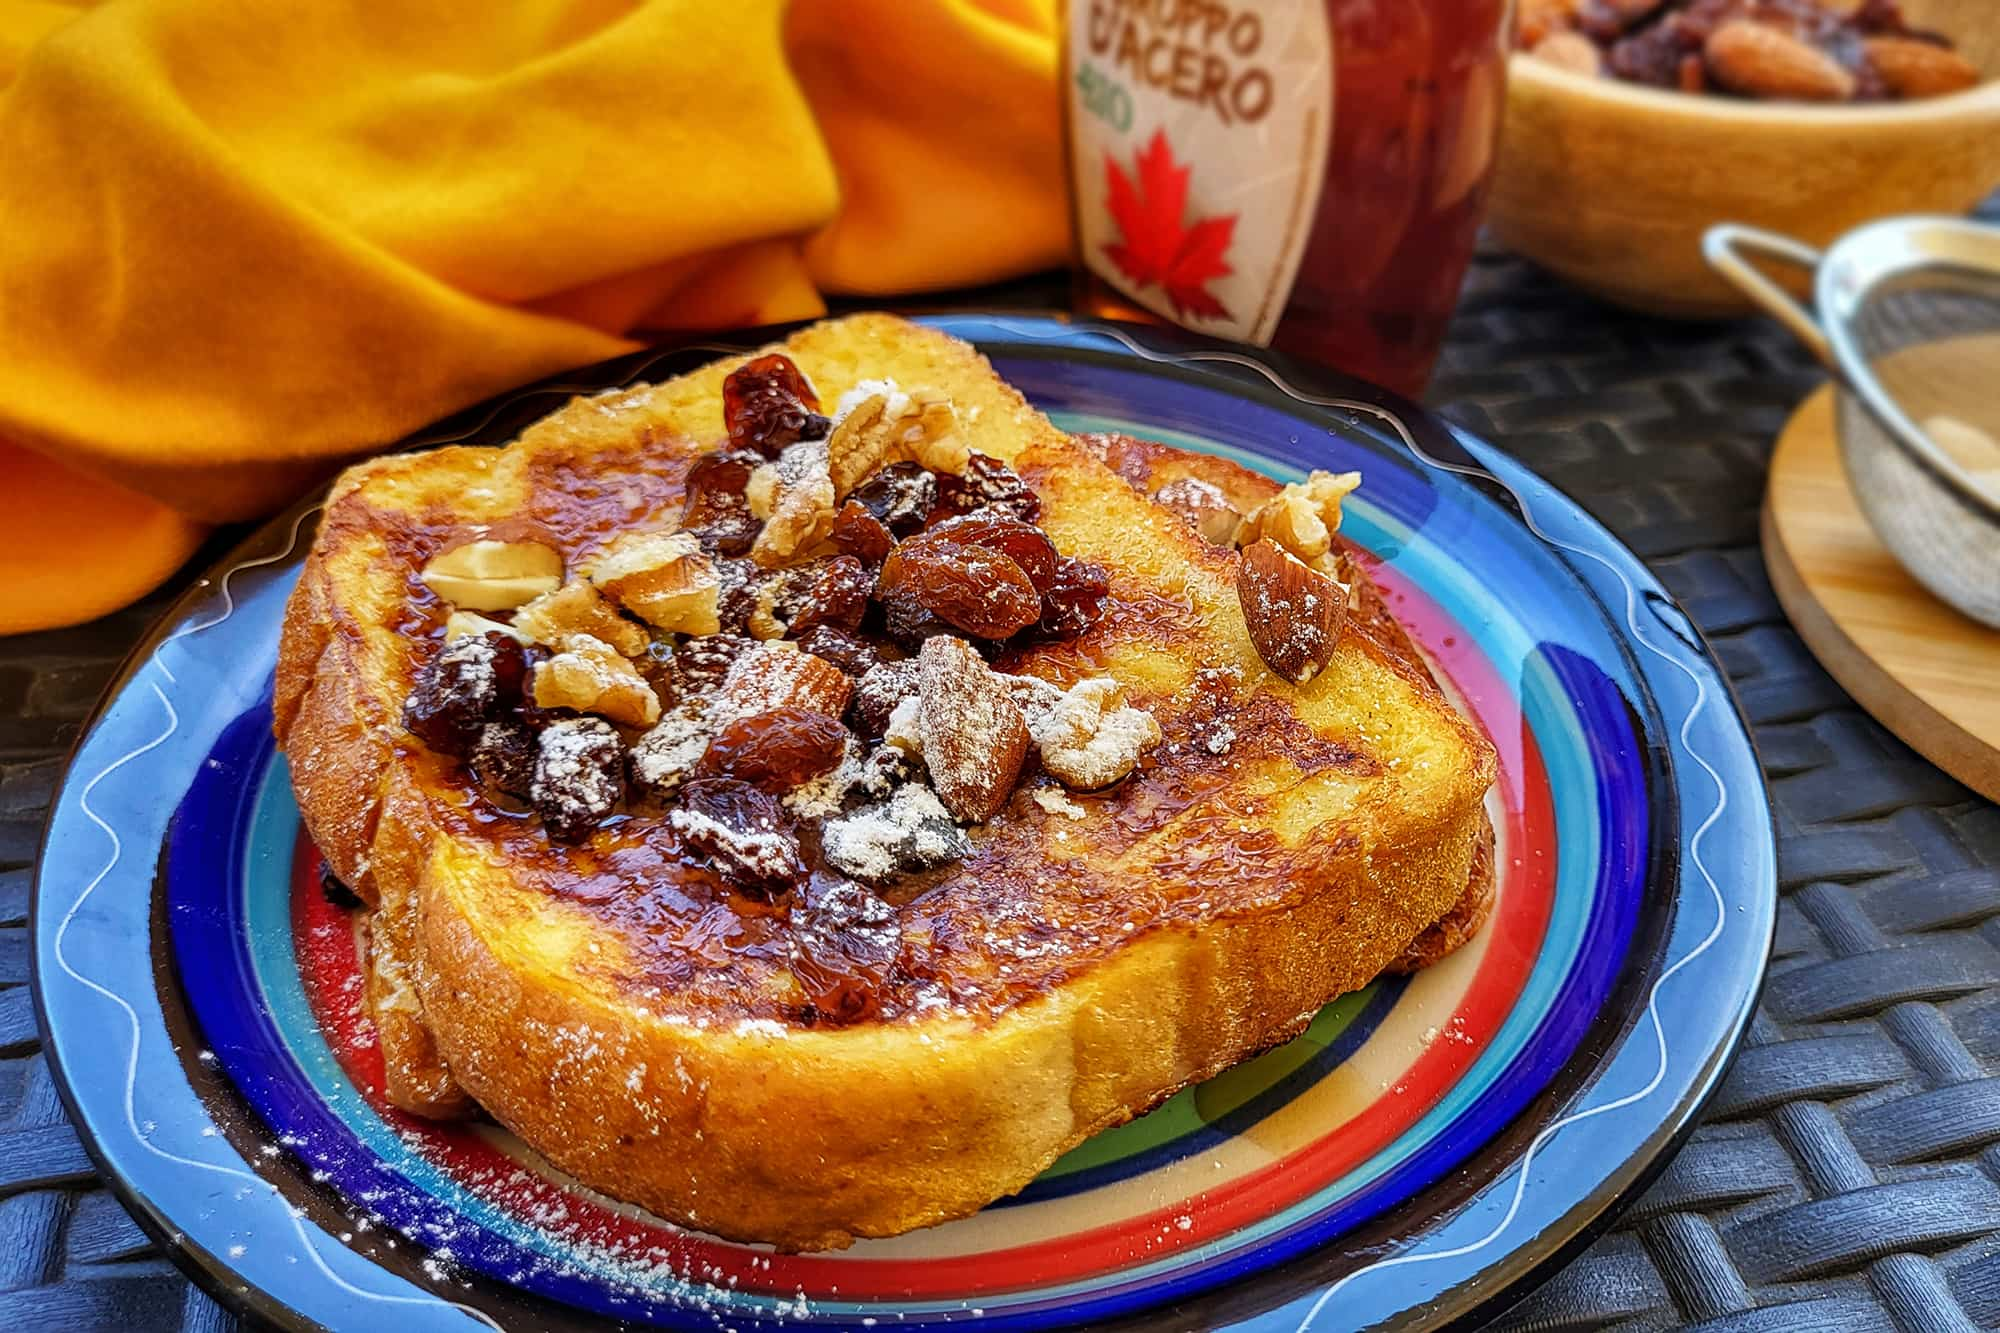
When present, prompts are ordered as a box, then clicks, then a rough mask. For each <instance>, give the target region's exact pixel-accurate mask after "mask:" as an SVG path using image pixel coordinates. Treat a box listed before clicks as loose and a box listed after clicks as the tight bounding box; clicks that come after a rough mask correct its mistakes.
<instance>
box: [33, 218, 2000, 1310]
mask: <svg viewBox="0 0 2000 1333" xmlns="http://www.w3.org/2000/svg"><path fill="white" fill-rule="evenodd" d="M1037 290H1038V291H1039V292H1040V294H1042V295H1043V296H1045V297H1046V295H1047V294H1048V293H1049V291H1050V290H1051V287H1050V285H1049V284H1046V283H1044V284H1041V285H1040V287H1039V288H1038V289H1037ZM1053 290H1055V291H1057V292H1059V291H1060V288H1059V287H1055V288H1053ZM1019 294H1020V293H1019V292H1018V291H1012V292H1008V293H1006V295H1009V296H1013V297H1016V298H1018V296H1019ZM978 299H980V300H983V299H984V298H983V296H982V297H981V298H978ZM1820 378H1821V376H1820V374H1819V373H1818V370H1817V368H1816V367H1815V366H1814V365H1813V364H1812V363H1811V362H1810V361H1809V360H1808V359H1807V358H1806V357H1805V355H1804V354H1803V353H1801V352H1799V351H1798V350H1797V349H1796V348H1795V347H1793V346H1792V345H1791V344H1790V342H1789V341H1788V340H1787V339H1786V338H1785V337H1784V335H1782V334H1780V333H1778V332H1777V331H1776V330H1774V329H1771V328H1769V327H1766V326H1763V325H1760V324H1757V323H1754V322H1746V323H1741V324H1728V325H1706V326H1680V325H1666V324H1661V323H1658V322H1655V321H1651V320H1645V319H1641V318H1638V317H1636V316H1629V315H1623V314H1619V313H1617V312H1614V311H1610V310H1608V309H1606V308H1604V307H1602V306H1599V305H1596V304H1595V303H1593V302H1591V301H1589V300H1587V299H1585V298H1583V297H1580V296H1577V295H1574V294H1572V293H1569V292H1567V291H1565V290H1563V289H1562V288H1560V287H1558V286H1557V285H1556V284H1554V283H1553V282H1551V281H1550V280H1549V279H1548V278H1546V277H1544V276H1542V275H1541V274H1539V273H1537V272H1535V271H1534V270H1532V269H1530V268H1529V267H1528V266H1527V265H1525V264H1522V263H1519V262H1518V261H1515V260H1512V259H1509V258H1506V257H1504V256H1500V255H1493V254H1486V255H1482V256H1481V257H1480V258H1479V260H1478V261H1477V263H1476V264H1475V267H1474V270H1473V273H1472V275H1471V278H1470V280H1469V283H1468V287H1467V295H1466V300H1465V303H1464V305H1463V307H1462V309H1461V311H1460V314H1459V316H1458V319H1457V321H1456V323H1455V324H1454V325H1453V328H1452V335H1451V341H1450V344H1449V346H1448V348H1447V349H1446V352H1445V357H1444V360H1443V362H1442V364H1441V366H1440V369H1439V373H1438V376H1437V380H1436V382H1435V384H1434V385H1433V388H1432V391H1431V395H1430V397H1431V401H1433V402H1434V403H1438V404H1442V405H1444V407H1445V410H1446V411H1447V413H1448V414H1449V415H1451V416H1452V417H1454V418H1455V419H1456V420H1458V421H1460V422H1462V423H1464V424H1465V425H1466V426H1468V427H1470V428H1471V429H1473V430H1474V431H1477V432H1479V433H1481V434H1483V435H1486V436H1488V437H1489V438H1492V439H1494V440H1497V441H1499V442H1500V443H1502V444H1504V445H1505V446H1506V447H1507V448H1509V449H1510V450H1512V451H1513V452H1514V453H1515V454H1517V455H1518V456H1520V457H1521V458H1522V459H1524V460H1525V461H1526V462H1528V463H1529V464H1530V465H1532V466H1533V467H1535V468H1536V469H1537V470H1538V471H1540V472H1541V473H1542V474H1543V475H1545V476H1547V477H1548V478H1549V479H1550V480H1551V481H1553V482H1554V483H1555V484H1556V485H1558V486H1560V487H1562V488H1563V489H1564V490H1565V491H1567V492H1569V494H1571V495H1573V496H1575V497H1576V498H1577V499H1578V500H1580V501H1581V502H1582V503H1583V504H1584V505H1585V507H1586V508H1588V509H1589V510H1590V511H1591V512H1592V513H1594V514H1596V515H1597V516H1598V517H1599V518H1601V519H1602V520H1603V521H1604V522H1605V523H1606V524H1608V525H1609V526H1610V527H1611V528H1612V529H1613V530H1614V531H1616V532H1617V533H1618V534H1619V536H1621V537H1622V538H1623V539H1624V540H1625V541H1626V542H1627V543H1629V544H1630V545H1631V546H1632V548H1633V549H1634V550H1636V551H1637V552H1638V553H1639V554H1640V555H1641V556H1642V557H1644V558H1645V559H1646V560H1647V561H1648V563H1650V564H1651V565H1652V566H1653V568H1654V569H1655V570H1656V571H1657V572H1658V573H1659V575H1660V577H1661V578H1662V579H1663V580H1664V581H1665V582H1666V584H1667V586H1668V587H1669V588H1671V589H1672V590H1673V592H1674V593H1675V595H1676V596H1678V597H1679V598H1680V599H1681V600H1682V602H1683V603H1684V604H1685V605H1686V606H1687V609H1688V611H1689V612H1690V613H1691V614H1692V615H1693V616H1694V618H1695V620H1696V621H1697V622H1698V623H1699V624H1700V625H1701V627H1702V628H1703V630H1704V631H1706V633H1707V634H1708V636H1709V638H1710V641H1711V642H1712V643H1713V644H1714V646H1715V650H1716V652H1717V653H1718V654H1719V655H1720V656H1721V658H1722V662H1723V665H1724V667H1725V668H1726V669H1727V670H1728V672H1729V675H1730V677H1731V679H1732V680H1733V681H1734V683H1735V686H1736V690H1737V696H1738V698H1739V699H1740V700H1741V702H1742V705H1743V709H1744V711H1745V712H1746V713H1747V714H1748V716H1749V718H1750V721H1751V723H1752V725H1753V726H1754V728H1755V731H1756V737H1757V744H1758V746H1759V748H1760V750H1761V752H1762V755H1763V759H1764V765H1765V769H1766V771H1767V773H1768V774H1769V776H1770V779H1771V786H1772V793H1773V796H1774V798H1775V805H1776V809H1777V819H1778V827H1779V838H1780V848H1779V871H1780V879H1781V882H1782V891H1783V894H1784V900H1783V903H1782V904H1781V907H1780V911H1779V917H1778V942H1777V957H1776V959H1775V960H1774V962H1773V965H1772V975H1771V981H1770V984H1769V986H1768V988H1767V990H1766V993H1765V997H1764V1004H1763V1008H1762V1010H1761V1011H1760V1012H1759V1014H1758V1016H1757V1020H1756V1023H1755V1025H1754V1027H1753V1028H1752V1030H1751V1033H1750V1038H1749V1042H1750V1044H1749V1045H1748V1046H1747V1047H1746V1048H1745V1050H1744V1052H1743V1054H1742V1057H1741V1058H1740V1059H1739V1060H1738V1062H1737V1065H1736V1068H1735V1070H1734V1072H1733V1073H1732V1074H1731V1076H1730V1078H1729V1081H1728V1083H1727V1085H1726V1086H1725V1088H1724V1089H1723V1091H1722V1093H1721V1095H1720V1097H1719V1098H1718V1099H1717V1102H1716V1104H1715V1106H1714V1107H1713V1108H1712V1109H1711V1112H1710V1115H1709V1117H1708V1123H1706V1124H1704V1125H1703V1126H1702V1127H1701V1128H1700V1129H1698V1130H1697V1131H1696V1133H1695V1135H1694V1137H1693V1139H1692V1140H1691V1141H1690V1142H1689V1144H1688V1145H1687V1147H1686V1148H1685V1149H1684V1150H1683V1151H1682V1152H1681V1154H1680V1156H1679V1157H1678V1158H1677V1159H1676V1160H1675V1161H1674V1163H1673V1164H1672V1165H1671V1166H1670V1167H1669V1168H1668V1169H1667V1171H1666V1173H1665V1174H1664V1176H1662V1178H1661V1179H1660V1181H1659V1182H1658V1184H1656V1185H1655V1186H1654V1188H1653V1189H1652V1191H1651V1192H1650V1193H1648V1194H1647V1195H1646V1196H1645V1197H1644V1198H1643V1199H1642V1200H1641V1201H1640V1202H1639V1203H1638V1204H1637V1205H1636V1206H1635V1207H1633V1209H1632V1210H1631V1211H1630V1213H1629V1214H1628V1215H1627V1217H1626V1218H1625V1220H1624V1222H1623V1224H1622V1225H1621V1226H1620V1228H1619V1229H1618V1230H1616V1231H1614V1232H1612V1233H1611V1234H1609V1235H1608V1236H1606V1237H1605V1238H1603V1239H1602V1240H1600V1241H1599V1242H1598V1243H1597V1244H1596V1245H1595V1246H1594V1247H1593V1248H1591V1249H1590V1250H1589V1251H1588V1252H1586V1253H1585V1254H1584V1255H1583V1256H1582V1257H1581V1258H1579V1259H1578V1260H1576V1261H1575V1262H1574V1263H1572V1264H1571V1265H1570V1266H1569V1267H1568V1268H1567V1269H1565V1270H1563V1271H1562V1272H1561V1273H1559V1274H1558V1275H1557V1276H1556V1277H1555V1278H1553V1279H1551V1280H1550V1281H1549V1282H1548V1283H1547V1284H1546V1285H1545V1286H1544V1287H1543V1288H1542V1289H1541V1290H1539V1291H1537V1292H1535V1293H1534V1294H1533V1295H1531V1296H1530V1297H1528V1298H1527V1299H1526V1300H1525V1301H1523V1302H1522V1304H1521V1305H1519V1306H1517V1307H1516V1308H1515V1309H1514V1310H1513V1311H1512V1312H1511V1313H1510V1314H1508V1315H1507V1316H1505V1317H1504V1318H1502V1319H1501V1320H1500V1321H1499V1323H1498V1324H1497V1325H1496V1327H1497V1328H1500V1329H1505V1330H1509V1331H1510V1333H1512V1331H1516V1330H1521V1331H1525V1330H1542V1329H1595V1328H1610V1327H1615V1328H1621V1329H1630V1330H1634V1331H1635V1333H1636V1331H1637V1330H1652V1329H1666V1328H1678V1327H1695V1328H1699V1329H1702V1330H1704V1331H1705V1333H1707V1331H1714V1333H1720V1331H1721V1330H1732V1331H1734V1330H1743V1331H1745V1333H1748V1331H1749V1330H1782V1331H1783V1333H1816V1331H1817V1330H1841V1331H1842V1333H1845V1331H1846V1330H1875V1329H1880V1330H1885V1331H1888V1330H1900V1333H1950V1331H1953V1330H1973V1329H1979V1328H1988V1329H1991V1328H1995V1327H2000V1185H1996V1180H2000V808H1996V807H1994V806H1993V805H1991V804H1988V803H1987V802H1985V801H1982V800H1980V799H1978V798H1976V797H1974V796H1972V795H1971V794H1970V793H1968V792H1967V791H1966V790H1965V789H1964V788H1962V787H1960V786H1959V785H1958V784H1957V783H1955V782H1953V781H1952V780H1951V779H1950V778H1948V777H1946V776H1945V775H1944V774H1943V773H1941V772H1939V771H1938V770H1937V769H1936V768H1934V767H1933V766H1932V765H1930V764H1929V763H1928V762H1926V761H1925V760H1923V759H1921V758H1919V757H1918V756H1917V755H1915V754H1913V753H1912V752H1911V751H1910V750H1908V749H1907V748H1906V747H1904V746H1903V745H1902V744H1901V743H1900V742H1898V741H1897V740H1895V739H1894V738H1893V737H1891V736H1890V735H1888V734H1887V733H1886V732H1885V731H1883V729H1882V728H1881V727H1879V726H1877V725H1876V724H1875V723H1874V722H1873V721H1872V720H1871V719H1869V718H1868V717H1867V716H1866V715H1865V714H1864V713H1862V712H1861V711H1860V710H1859V709H1858V708H1857V707H1856V706H1855V705H1854V703H1853V702H1852V701H1851V700H1850V699H1848V698H1847V696H1846V695H1845V694H1844V693H1843V692H1842V691H1841V690H1840V688H1839V687H1838V686H1836V685H1835V684H1834V683H1833V682H1832V681H1831V680H1830V679H1828V678H1827V676H1826V674H1825V673H1824V672H1823V671H1822V670H1821V669H1820V668H1819V666H1818V665H1817V664H1816V663H1815V662H1814V661H1813V659H1812V657H1811V656H1810V655H1809V654H1808V653H1807V652H1806V651H1805V649H1804V647H1803V646H1802V645H1801V644H1800V642H1799V640H1798V637H1797V636H1796V635H1794V634H1793V633H1792V631H1791V629H1790V628H1789V627H1788V626H1787V624H1786V623H1785V620H1784V617H1783V615H1782V613H1781V612H1780V611H1779V609H1778V605H1777V602H1776V601H1775V600H1774V599H1773V597H1772V594H1771V590H1770V587H1769V585H1768V584H1767V583H1766V581H1765V577H1764V569H1763V565H1762V562H1761V560H1760V559H1759V557H1758V554H1757V547H1756V542H1757V507H1758V504H1759V501H1760V498H1761V495H1762V491H1763V479H1764V470H1765V464H1766V461H1767V458H1768V455H1769V451H1770V447H1771V442H1772V441H1773V440H1774V439H1775V438H1776V436H1777V433H1778V429H1779V427H1780V426H1782V425H1783V424H1784V421H1785V418H1786V416H1787V415H1788V414H1789V412H1790V411H1791V409H1792V407H1793V406H1794V405H1795V404H1796V403H1797V402H1798V401H1799V400H1800V399H1801V398H1803V397H1804V396H1805V394H1806V393H1807V391H1808V390H1810V389H1811V388H1812V387H1813V386H1814V385H1815V384H1816V383H1818V381H1819V380H1820ZM225 544H226V542H225V541H224V540H223V539H221V538H218V540H217V542H215V543H211V549H209V550H207V551H204V552H203V553H202V555H200V556H198V557H197V558H196V559H195V560H194V561H193V562H191V564H190V571H195V570H199V569H201V568H203V567H205V566H206V564H207V563H209V561H210V560H212V559H213V558H214V557H215V556H216V555H217V554H219V553H220V549H221V547H222V546H223V545H225ZM187 577H191V573H190V574H189V575H184V576H183V578H182V580H180V581H178V582H177V583H176V585H175V586H174V589H173V590H172V591H177V590H178V588H179V587H180V586H182V585H183V584H184V583H185V580H186V578H187ZM169 595H170V594H169V592H162V593H160V594H158V595H156V596H154V597H152V598H150V599H148V600H147V601H146V602H145V603H142V604H141V605H139V606H137V607H133V608H131V609H130V610H127V611H124V612H121V613H119V614H117V615H115V616H111V617H108V618H107V619H105V620H102V621H99V622H96V623H94V624H91V625H88V626H84V627H82V628H79V629H73V630H64V631H59V632H55V633H50V634H40V635H31V636H25V637H21V638H16V639H11V640H0V1329H64V1330H83V1329H117V1330H121V1331H129V1333H151V1331H152V1330H169V1329H186V1330H204V1331H206V1330H222V1329H233V1328H235V1327H237V1323H236V1321H235V1320H234V1319H233V1318H232V1317H231V1316H229V1315H227V1314H225V1313H224V1312H223V1311H221V1310H220V1309H219V1308H218V1307H216V1306H215V1305H214V1304H213V1303H212V1302H211V1301H209V1300H208V1298H207V1297H205V1296H203V1295H201V1294H200V1293H198V1292H196V1291H195V1290H193V1289H192V1288H191V1287H189V1285H188V1284H187V1283H186V1282H185V1281H184V1280H183V1279H182V1278H180V1277H179V1276H178V1274H177V1273H176V1272H175V1270H174V1269H173V1268H172V1267H171V1265H169V1264H168V1263H167V1261H166V1260H165V1259H163V1258H161V1257H160V1255H159V1253H158V1251H157V1250H155V1249H154V1247H153V1246H152V1245H151V1244H150V1243H148V1241H147V1240H146V1238H145V1237H144V1236H143V1235H142V1234H141V1233H140V1231H139V1229H138V1228H137V1227H136V1226H135V1225H134V1224H133V1223H132V1222H131V1220H130V1219H129V1218H127V1217H126V1215H125V1213H124V1212H123V1210H122V1209H121V1208H120V1207H119V1205H118V1204H117V1202H116V1201H115V1200H114V1199H113V1198H112V1197H111V1196H110V1195H109V1193H108V1192H106V1191H105V1189H104V1188H103V1187H102V1186H101V1185H100V1184H99V1182H98V1181H97V1180H96V1179H95V1177H94V1175H93V1173H92V1171H91V1169H90V1164H89V1162H88V1160H87V1159H86V1158H85V1156H84V1153H83V1151H82V1148H81V1147H80V1146H79V1144H78V1143H77V1140H76V1136H75V1134H74V1133H73V1132H72V1131H71V1130H70V1128H69V1127H68V1126H67V1125H66V1124H65V1123H64V1120H63V1115H62V1110H61V1107H60V1106H59V1105H58V1102H57V1098H56V1095H55V1090H54V1088H53V1086H52V1084H51V1082H50V1077H49V1071H48V1068H47V1065H46V1063H45V1061H44V1059H43V1057H42V1055H41V1053H40V1051H39V1049H38V1047H39V1041H38V1037H37V1034H36V1031H35V1021H34V1014H33V1007H32V1005H31V1004H30V1002H29V997H28V988H27V985H26V982H27V979H28V956H29V952H30V949H29V941H28V932H27V925H26V919H27V910H28V892H29V880H30V877H31V874H32V871H31V869H30V862H31V861H32V859H33V857H34V854H35V845H36V840H37V838H38V837H39V834H40V828H41V821H42V814H43V811H44V809H45V808H46V806H47V804H48V801H49V798H50V795H51V794H52V791H53V789H54V785H55V782H56V779H57V776H58V774H59V772H60V769H61V764H62V755H63V753H64V752H65V751H66V749H67V747H68V746H69V744H70V743H71V741H73V740H74V738H75V735H76V732H77V729H78V727H79V725H80V723H81V721H82V719H83V717H84V716H85V714H86V713H87V712H88V711H89V709H90V706H91V703H92V701H93V700H94V699H95V697H96V695H97V692H98V691H99V689H101V688H102V686H103V684H104V683H105V682H106V681H107V680H108V679H109V678H110V676H111V673H112V672H113V670H114V669H115V668H116V665H117V663H118V661H119V659H120V658H121V657H122V656H123V655H124V652H125V650H126V648H127V647H128V646H130V645H131V644H132V643H133V642H134V641H135V640H136V639H137V638H138V636H139V634H140V632H141V631H142V630H143V629H144V628H145V626H146V625H147V623H148V622H149V621H150V620H151V619H152V618H153V617H154V616H156V615H157V614H158V613H159V612H160V611H161V610H162V609H163V608H164V607H165V605H166V602H167V601H168V600H169Z"/></svg>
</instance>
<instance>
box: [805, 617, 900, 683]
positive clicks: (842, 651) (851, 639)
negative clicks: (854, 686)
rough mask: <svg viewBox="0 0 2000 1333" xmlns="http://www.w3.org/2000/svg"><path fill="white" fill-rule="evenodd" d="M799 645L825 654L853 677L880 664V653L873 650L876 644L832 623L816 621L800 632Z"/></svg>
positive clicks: (859, 675)
mask: <svg viewBox="0 0 2000 1333" xmlns="http://www.w3.org/2000/svg"><path fill="white" fill-rule="evenodd" d="M799 649H800V651H802V652H808V653H811V654H812V655H813V656H814V657H821V658H825V659H826V660H827V661H829V662H831V663H833V664H834V665H835V666H837V667H839V668H840V669H841V670H842V671H845V672H846V673H847V674H848V675H849V676H850V677H852V678H853V679H855V680H860V679H861V678H862V677H863V676H865V675H867V674H868V673H869V671H871V670H872V669H874V668H875V667H877V666H880V665H881V664H882V654H880V653H878V652H876V651H875V645H873V644H871V643H869V642H868V641H867V640H866V639H864V638H862V637H861V636H860V635H858V634H855V633H854V632H853V631H851V630H844V629H840V628H838V627H837V626H834V625H816V626H814V627H813V628H812V629H809V630H807V631H806V632H805V633H804V634H801V635H800V636H799Z"/></svg>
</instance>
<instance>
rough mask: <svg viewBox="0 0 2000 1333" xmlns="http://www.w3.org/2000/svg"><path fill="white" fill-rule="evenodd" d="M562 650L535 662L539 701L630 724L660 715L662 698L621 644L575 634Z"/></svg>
mask: <svg viewBox="0 0 2000 1333" xmlns="http://www.w3.org/2000/svg"><path fill="white" fill-rule="evenodd" d="M560 646H561V649H562V651H561V652H559V653H557V654H556V655H555V656H553V657H551V658H548V659H547V660H545V661H542V662H538V663H536V664H535V686H534V688H535V703H536V704H537V705H538V706H540V707H542V708H574V709H575V710H576V711H577V712H579V713H595V714H597V715H598V716H599V717H603V718H607V719H609V720H610V721H613V722H617V723H622V724H623V725H625V726H628V727H650V726H652V725H653V724H654V723H655V722H658V721H659V720H660V698H659V696H658V695H656V694H654V693H653V687H652V686H651V685H648V684H647V683H646V678H645V677H644V676H641V675H640V674H639V669H638V668H637V667H635V666H633V665H632V663H631V662H629V661H627V660H626V659H625V658H624V657H622V656H620V655H619V653H618V651H617V649H615V648H613V647H612V646H611V645H610V644H608V643H606V642H604V640H602V639H596V638H592V637H591V636H590V635H588V634H571V635H568V636H567V637H565V638H564V639H563V641H562V643H561V645H560Z"/></svg>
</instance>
